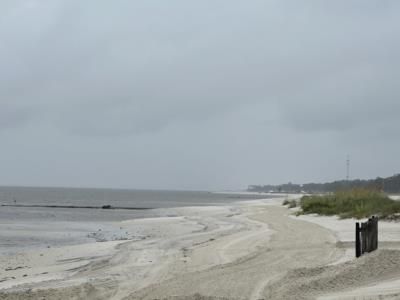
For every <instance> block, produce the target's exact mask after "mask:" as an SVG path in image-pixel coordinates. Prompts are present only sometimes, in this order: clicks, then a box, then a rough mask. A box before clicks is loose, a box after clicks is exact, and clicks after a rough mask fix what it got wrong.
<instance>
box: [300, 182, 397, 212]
mask: <svg viewBox="0 0 400 300" xmlns="http://www.w3.org/2000/svg"><path fill="white" fill-rule="evenodd" d="M300 207H301V211H300V212H299V214H313V213H316V214H319V215H326V216H332V215H338V216H339V217H341V218H357V219H362V218H368V217H370V216H372V215H376V216H379V217H380V218H388V217H390V216H393V215H394V214H396V213H400V202H399V201H394V200H392V199H390V198H389V197H387V196H386V195H385V194H384V193H382V192H380V191H378V190H370V189H360V188H358V189H351V190H344V191H338V192H336V193H333V194H328V195H312V196H304V197H302V198H301V200H300Z"/></svg>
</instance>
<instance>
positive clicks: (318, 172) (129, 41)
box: [0, 0, 400, 189]
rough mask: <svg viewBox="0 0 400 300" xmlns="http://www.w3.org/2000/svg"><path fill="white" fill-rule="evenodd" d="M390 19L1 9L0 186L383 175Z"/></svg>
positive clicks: (262, 9)
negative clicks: (348, 171)
mask: <svg viewBox="0 0 400 300" xmlns="http://www.w3.org/2000/svg"><path fill="white" fill-rule="evenodd" d="M399 17H400V4H399V3H398V2H397V1H386V2H385V3H381V2H378V1H372V2H369V3H365V2H363V1H336V2H332V3H321V2H319V1H306V2H303V3H301V4H300V3H298V2H297V1H286V2H284V3H283V2H282V1H267V2H266V1H252V2H251V3H244V2H242V1H219V2H215V1H201V2H200V3H192V2H187V1H172V2H171V1H169V2H165V1H146V2H145V3H140V2H132V1H116V2H113V3H111V2H108V1H84V2H83V1H77V0H73V1H65V0H57V1H50V0H47V1H36V0H31V1H22V0H21V1H3V2H2V3H1V4H0V41H1V43H0V66H1V69H0V137H2V139H3V141H4V143H5V145H6V146H5V147H4V148H3V154H2V155H3V156H2V157H3V158H2V160H3V163H4V166H5V169H4V170H5V171H4V172H3V173H2V174H0V184H1V183H4V184H33V185H35V184H39V185H48V184H50V185H95V186H126V187H145V188H157V187H159V188H191V189H198V188H200V189H208V188H211V189H212V188H236V187H243V186H245V185H246V184H250V183H267V182H271V183H277V182H281V181H288V180H293V181H294V180H297V181H307V180H330V179H338V178H340V177H342V176H343V173H344V172H343V168H344V167H343V166H342V165H341V164H342V163H343V161H344V159H345V157H346V155H347V154H348V153H349V154H351V155H352V157H354V158H353V161H354V164H355V166H354V169H355V171H354V176H359V177H369V176H377V175H391V174H392V173H394V172H397V171H398V168H399V165H398V164H397V163H396V156H395V153H396V151H395V150H399V148H400V142H397V141H396V136H397V134H398V133H399V131H400V130H399V129H400V121H399V118H398V115H397V114H398V112H399V111H400V101H399V100H398V99H397V98H398V96H399V94H400V86H399V85H398V82H397V81H398V78H399V75H400V74H399V72H400V71H399V70H400V65H399V64H400V63H399V60H398V53H399V52H400V42H399V40H398V38H397V37H398V36H399V35H400V26H399V25H400V24H399V23H400V21H399V20H400V18H399ZM374 143H379V144H380V145H383V147H379V148H376V147H374V146H371V144H374ZM19 145H22V147H21V148H19ZM178 145H182V147H179V146H178ZM385 145H390V149H386V148H385ZM120 147H121V148H120ZM388 148H389V147H388ZM16 149H17V150H16ZM154 149H157V151H156V152H157V153H156V152H154V151H155V150H154ZM89 153H91V154H90V155H89ZM89 156H90V157H89ZM377 156H380V158H379V160H378V161H374V162H371V157H374V158H376V157H377ZM10 157H14V158H15V160H10ZM21 159H22V162H20V161H21ZM48 159H53V160H54V161H57V164H56V165H53V166H51V167H48V169H46V170H43V172H40V173H39V174H37V173H34V172H32V171H31V170H30V169H29V167H32V166H35V165H36V164H40V165H44V164H46V161H47V160H48ZM0 162H1V161H0ZM16 163H18V164H20V166H18V168H15V164H16ZM24 164H25V165H24ZM75 164H76V165H75ZM71 165H75V167H74V168H75V170H72V169H71V168H70V166H71ZM100 165H101V166H103V168H104V170H103V171H104V172H109V173H110V176H105V175H104V176H102V175H99V174H98V173H99V172H96V168H98V167H99V166H100ZM215 168H216V170H215ZM72 172H77V173H81V174H82V176H77V177H76V176H75V177H74V176H71V175H70V173H72ZM166 173H168V175H165V176H163V175H162V174H166ZM22 174H24V175H22ZM54 174H58V175H57V176H54ZM117 174H120V175H118V176H117ZM127 178H130V180H128V179H127Z"/></svg>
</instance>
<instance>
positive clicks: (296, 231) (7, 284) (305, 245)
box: [0, 198, 400, 299]
mask: <svg viewBox="0 0 400 300" xmlns="http://www.w3.org/2000/svg"><path fill="white" fill-rule="evenodd" d="M282 200H283V198H277V199H266V200H254V201H246V202H237V203H234V204H232V205H226V206H207V207H184V208H174V209H173V212H174V213H173V214H171V216H165V217H157V218H142V219H133V220H125V221H119V222H114V223H113V226H114V227H115V228H119V230H120V231H121V232H124V234H125V235H124V238H121V239H116V240H105V241H100V240H99V241H98V242H86V243H81V244H77V245H67V246H63V245H62V246H59V247H49V248H47V247H46V248H41V249H36V250H30V251H21V252H18V253H16V254H15V253H14V254H3V255H1V256H0V289H1V292H0V299H399V298H400V225H399V223H394V222H380V224H379V225H380V227H379V228H380V238H379V239H380V249H379V250H378V251H376V252H374V253H371V254H368V255H365V256H363V257H362V258H359V259H355V258H354V251H353V247H354V245H353V243H354V237H353V230H354V221H355V220H338V219H337V218H334V217H329V218H328V217H318V216H301V217H295V216H293V210H290V209H288V208H286V207H283V206H282V205H281V203H282ZM25 230H27V229H26V228H25Z"/></svg>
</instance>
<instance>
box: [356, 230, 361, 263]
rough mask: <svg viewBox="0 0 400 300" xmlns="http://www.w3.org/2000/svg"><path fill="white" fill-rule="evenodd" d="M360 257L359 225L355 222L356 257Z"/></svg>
mask: <svg viewBox="0 0 400 300" xmlns="http://www.w3.org/2000/svg"><path fill="white" fill-rule="evenodd" d="M360 256H361V243H360V223H358V222H356V257H360Z"/></svg>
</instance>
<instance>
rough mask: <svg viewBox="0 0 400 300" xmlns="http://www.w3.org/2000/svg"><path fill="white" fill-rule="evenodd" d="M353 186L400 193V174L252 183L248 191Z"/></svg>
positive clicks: (325, 189) (333, 189)
mask: <svg viewBox="0 0 400 300" xmlns="http://www.w3.org/2000/svg"><path fill="white" fill-rule="evenodd" d="M352 188H368V189H375V190H382V191H384V192H386V193H400V174H396V175H394V176H391V177H387V178H381V177H378V178H376V179H370V180H360V179H355V180H340V181H334V182H327V183H306V184H295V183H291V182H289V183H286V184H281V185H250V186H249V187H248V191H251V192H275V193H279V192H282V193H301V192H306V193H326V192H336V191H340V190H345V189H352Z"/></svg>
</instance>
